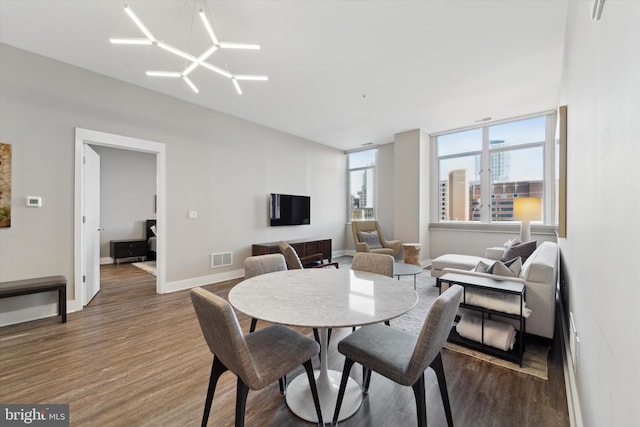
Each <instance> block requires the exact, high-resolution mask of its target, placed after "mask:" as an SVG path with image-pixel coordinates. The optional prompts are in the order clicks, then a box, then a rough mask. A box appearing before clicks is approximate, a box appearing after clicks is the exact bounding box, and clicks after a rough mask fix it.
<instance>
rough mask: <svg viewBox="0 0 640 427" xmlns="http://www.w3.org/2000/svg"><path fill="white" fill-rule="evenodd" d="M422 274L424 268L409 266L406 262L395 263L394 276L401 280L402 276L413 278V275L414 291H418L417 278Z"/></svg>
mask: <svg viewBox="0 0 640 427" xmlns="http://www.w3.org/2000/svg"><path fill="white" fill-rule="evenodd" d="M420 273H422V268H420V267H418V266H417V265H413V264H407V263H405V262H399V261H394V262H393V275H394V276H397V277H398V279H400V276H411V275H412V274H413V289H414V290H415V289H416V276H417V275H418V274H420Z"/></svg>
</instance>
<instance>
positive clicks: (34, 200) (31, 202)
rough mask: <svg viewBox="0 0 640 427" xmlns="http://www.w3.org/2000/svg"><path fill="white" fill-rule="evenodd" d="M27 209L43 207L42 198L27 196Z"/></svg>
mask: <svg viewBox="0 0 640 427" xmlns="http://www.w3.org/2000/svg"><path fill="white" fill-rule="evenodd" d="M26 199H27V202H26V204H27V207H28V208H39V207H41V206H42V197H39V196H27V197H26Z"/></svg>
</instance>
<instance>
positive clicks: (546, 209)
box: [430, 111, 557, 227]
mask: <svg viewBox="0 0 640 427" xmlns="http://www.w3.org/2000/svg"><path fill="white" fill-rule="evenodd" d="M536 117H544V118H545V130H544V132H545V133H544V137H545V139H544V140H543V141H538V142H526V143H522V144H517V145H513V146H507V147H500V148H494V149H490V147H489V128H491V127H492V126H496V125H499V124H504V123H512V122H517V121H524V120H527V119H532V118H536ZM556 121H557V119H556V111H545V112H540V113H535V114H530V115H526V116H519V117H514V118H510V119H505V120H496V121H491V122H485V123H482V124H478V125H474V126H468V127H464V128H459V129H453V130H449V131H445V132H438V133H434V134H431V135H430V143H431V154H432V155H431V162H430V166H431V171H432V172H431V182H432V184H431V190H432V194H433V196H432V197H431V198H430V201H431V204H430V205H431V209H430V214H431V221H430V222H431V223H432V224H446V225H447V226H453V227H455V226H456V225H464V226H465V227H467V226H469V225H470V224H477V225H479V224H481V225H482V226H494V227H495V226H496V225H498V224H502V225H504V224H510V223H516V222H518V221H492V211H491V200H492V199H491V192H492V187H491V185H492V183H491V172H490V165H491V154H492V153H498V152H514V151H519V150H523V149H531V148H537V147H541V148H542V151H543V152H542V162H543V165H542V167H543V170H542V191H543V201H542V204H543V212H542V224H544V225H545V226H556V225H557V221H556V218H555V211H556V203H557V201H556V185H555V184H556V183H555V182H554V180H555V175H556V173H555V169H556V167H555V164H556V159H555V157H556V155H555V152H556V149H555V146H556ZM472 129H481V130H482V150H481V151H478V150H470V151H468V152H461V153H456V154H447V155H443V156H442V157H438V137H440V136H443V135H450V134H454V133H459V132H464V131H468V130H472ZM478 154H479V155H480V164H481V170H480V191H481V196H480V199H481V200H483V201H484V200H489V203H486V202H483V203H482V205H481V207H480V221H474V220H473V219H472V218H471V219H470V220H468V221H453V220H446V221H443V220H442V219H441V218H440V207H441V206H440V198H441V194H440V161H441V160H443V159H448V158H456V157H465V156H471V155H478Z"/></svg>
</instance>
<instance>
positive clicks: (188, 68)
mask: <svg viewBox="0 0 640 427" xmlns="http://www.w3.org/2000/svg"><path fill="white" fill-rule="evenodd" d="M124 11H125V12H126V13H127V15H128V16H129V18H131V20H132V21H133V22H134V23H135V24H136V26H137V27H138V29H139V30H140V31H141V32H142V34H143V35H144V37H142V38H111V39H110V40H109V41H110V42H111V43H113V44H124V45H153V46H157V47H159V48H160V49H163V50H165V51H167V52H170V53H172V54H174V55H177V56H179V57H180V58H183V59H185V60H186V61H187V62H186V64H185V68H184V69H183V70H182V71H159V70H156V71H154V70H148V71H147V73H146V74H147V76H150V77H173V78H181V79H182V80H183V81H184V82H185V83H186V84H187V85H188V86H189V87H190V88H191V90H193V91H194V92H195V93H198V92H199V90H198V88H197V87H196V85H195V84H194V83H193V81H192V80H191V79H190V78H189V74H191V72H193V70H195V69H196V68H198V67H203V68H206V69H208V70H211V71H213V72H214V73H217V74H219V75H221V76H223V77H226V78H228V79H230V80H231V82H232V83H233V86H234V87H235V89H236V91H237V92H238V95H242V89H241V88H240V84H239V83H238V82H239V81H242V80H253V81H267V80H268V77H267V76H260V75H248V74H233V73H231V72H230V71H227V70H224V69H222V68H220V67H216V66H215V65H213V64H211V63H209V62H207V59H208V58H209V57H210V56H211V55H213V53H214V52H215V51H217V50H218V49H249V50H257V49H260V45H257V44H249V43H233V42H224V41H219V40H218V38H217V37H216V34H215V32H214V31H213V27H212V25H211V22H210V20H209V18H208V17H207V14H206V13H205V11H204V10H203V9H200V11H199V13H198V15H199V16H200V20H201V21H202V24H203V25H204V28H205V29H206V31H207V34H208V35H209V37H210V38H211V43H212V45H211V47H209V48H208V49H207V50H205V51H204V52H203V53H202V54H200V55H199V56H196V55H192V54H190V53H187V52H185V51H183V50H180V49H178V48H176V47H174V46H172V45H170V44H169V43H166V42H164V41H162V40H158V39H157V38H156V37H154V35H153V34H152V33H151V32H150V31H149V29H147V27H146V26H145V25H144V24H143V23H142V21H141V20H140V18H138V16H137V15H136V14H135V13H134V12H133V10H132V9H131V8H130V7H129V5H126V4H125V5H124Z"/></svg>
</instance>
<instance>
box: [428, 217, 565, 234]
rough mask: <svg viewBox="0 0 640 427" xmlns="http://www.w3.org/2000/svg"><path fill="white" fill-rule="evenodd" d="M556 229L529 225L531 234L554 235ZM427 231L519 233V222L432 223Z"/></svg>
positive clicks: (547, 226)
mask: <svg viewBox="0 0 640 427" xmlns="http://www.w3.org/2000/svg"><path fill="white" fill-rule="evenodd" d="M556 229H557V227H556V226H555V225H543V224H531V233H532V234H549V235H554V236H555V235H556ZM429 230H430V231H431V230H434V231H438V230H441V231H445V230H446V231H466V232H468V231H474V232H481V233H519V232H520V223H519V222H504V223H492V224H482V223H479V222H462V221H459V222H432V223H429Z"/></svg>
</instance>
